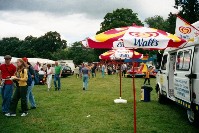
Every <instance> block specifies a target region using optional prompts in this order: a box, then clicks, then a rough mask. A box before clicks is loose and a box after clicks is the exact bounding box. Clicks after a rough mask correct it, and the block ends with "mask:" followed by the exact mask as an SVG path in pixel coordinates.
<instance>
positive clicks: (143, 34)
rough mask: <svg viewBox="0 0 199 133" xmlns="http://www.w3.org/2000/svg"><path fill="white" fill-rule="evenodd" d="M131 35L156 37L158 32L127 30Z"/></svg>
mask: <svg viewBox="0 0 199 133" xmlns="http://www.w3.org/2000/svg"><path fill="white" fill-rule="evenodd" d="M129 34H130V35H131V36H134V37H140V38H149V37H157V36H158V35H159V33H157V32H144V33H142V32H129Z"/></svg>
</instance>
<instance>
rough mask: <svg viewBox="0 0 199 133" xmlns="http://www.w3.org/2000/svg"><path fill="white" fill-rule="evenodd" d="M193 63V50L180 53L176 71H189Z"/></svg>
mask: <svg viewBox="0 0 199 133" xmlns="http://www.w3.org/2000/svg"><path fill="white" fill-rule="evenodd" d="M190 61H191V50H184V51H180V52H178V55H177V61H176V70H183V71H189V67H190Z"/></svg>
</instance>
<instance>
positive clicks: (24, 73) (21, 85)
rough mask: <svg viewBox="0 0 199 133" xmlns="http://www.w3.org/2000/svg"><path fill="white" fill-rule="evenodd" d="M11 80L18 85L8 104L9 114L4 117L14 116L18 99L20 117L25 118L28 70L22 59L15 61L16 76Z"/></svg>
mask: <svg viewBox="0 0 199 133" xmlns="http://www.w3.org/2000/svg"><path fill="white" fill-rule="evenodd" d="M12 78H13V79H14V80H16V81H17V82H18V85H17V88H16V90H15V92H14V95H13V97H12V100H11V103H10V109H9V113H6V114H5V116H16V109H17V104H18V101H19V99H21V110H22V114H21V116H26V115H27V114H28V104H27V97H26V96H27V90H28V85H27V80H28V70H27V68H26V65H25V63H24V61H23V60H22V59H17V72H16V76H12Z"/></svg>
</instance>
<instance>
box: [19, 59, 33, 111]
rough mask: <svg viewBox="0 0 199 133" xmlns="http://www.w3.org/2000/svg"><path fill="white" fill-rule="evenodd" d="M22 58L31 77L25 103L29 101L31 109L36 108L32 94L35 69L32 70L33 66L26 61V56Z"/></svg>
mask: <svg viewBox="0 0 199 133" xmlns="http://www.w3.org/2000/svg"><path fill="white" fill-rule="evenodd" d="M22 60H23V61H24V63H25V66H26V68H27V70H28V71H29V72H30V74H31V77H32V83H31V84H30V85H28V92H27V103H29V102H30V105H31V107H30V108H31V109H36V103H35V98H34V95H33V92H32V90H33V87H34V85H35V81H34V77H35V71H34V68H33V67H32V65H31V64H30V63H29V62H28V58H26V57H23V58H22Z"/></svg>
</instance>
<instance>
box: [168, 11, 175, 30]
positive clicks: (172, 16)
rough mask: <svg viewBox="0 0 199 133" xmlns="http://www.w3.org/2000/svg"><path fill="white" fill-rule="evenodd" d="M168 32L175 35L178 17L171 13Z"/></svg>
mask: <svg viewBox="0 0 199 133" xmlns="http://www.w3.org/2000/svg"><path fill="white" fill-rule="evenodd" d="M166 21H167V23H168V27H167V30H166V31H167V32H169V33H172V34H175V27H176V15H174V14H172V13H171V12H170V13H169V16H168V18H167V20H166Z"/></svg>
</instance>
